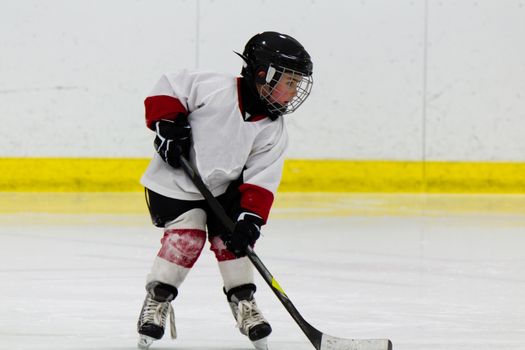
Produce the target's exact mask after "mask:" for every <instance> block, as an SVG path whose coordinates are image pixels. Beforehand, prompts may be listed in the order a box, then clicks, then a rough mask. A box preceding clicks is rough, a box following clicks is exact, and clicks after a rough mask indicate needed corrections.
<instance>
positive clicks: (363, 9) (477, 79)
mask: <svg viewBox="0 0 525 350" xmlns="http://www.w3.org/2000/svg"><path fill="white" fill-rule="evenodd" d="M524 6H525V5H524V4H523V2H522V1H519V0H502V1H493V0H479V1H461V2H458V1H454V0H445V1H437V0H423V1H412V0H393V1H385V0H372V1H359V2H357V1H338V0H327V1H308V2H306V1H303V0H290V1H286V2H281V1H277V0H260V1H257V0H252V1H236V0H221V1H215V0H195V1H188V0H156V1H153V2H152V1H146V0H136V1H133V2H130V1H127V0H110V1H102V0H93V1H90V2H83V1H66V0H49V1H45V2H43V1H38V0H26V1H17V0H5V1H3V2H2V11H1V12H0V29H1V30H0V118H1V122H2V123H1V127H0V191H135V190H139V189H140V187H139V185H138V179H139V178H140V175H141V173H142V171H143V170H144V168H145V167H146V164H147V159H149V158H150V157H151V156H152V152H153V150H152V134H151V132H150V131H149V130H147V129H146V128H145V126H144V118H143V105H142V101H143V99H144V97H145V96H146V95H147V94H148V93H149V90H150V89H151V87H152V86H153V85H154V84H155V82H156V81H157V79H158V78H159V77H160V76H161V74H163V73H164V72H169V71H175V70H178V69H183V68H189V69H199V70H214V71H219V72H224V73H227V74H232V75H234V74H237V73H238V72H239V70H240V66H241V62H240V60H239V58H238V57H237V56H236V55H235V54H234V53H233V52H232V51H233V50H235V51H242V48H243V46H244V43H245V42H246V40H247V39H248V38H249V37H250V36H251V35H253V34H255V33H257V32H260V31H263V30H278V31H282V32H286V33H289V34H291V35H293V36H295V37H296V38H297V39H299V40H300V41H301V42H302V43H303V44H304V45H305V47H306V48H307V49H308V50H309V51H310V53H311V55H312V57H313V60H314V81H315V82H314V89H313V92H312V95H311V97H310V98H309V100H308V101H307V102H306V103H305V104H304V106H302V107H301V108H300V109H299V110H298V111H297V112H296V113H294V114H293V115H291V116H287V117H286V120H287V124H288V129H289V134H290V149H289V153H288V156H289V159H288V160H287V163H286V168H285V173H284V176H283V183H282V186H281V188H280V190H282V191H357V192H375V191H379V192H420V191H430V192H465V193H470V192H504V193H509V192H510V193H524V192H525V185H524V179H525V170H524V169H525V137H523V135H524V134H525V94H524V91H525V46H524V45H521V44H519V43H520V42H522V41H523V40H522V39H523V38H522V34H523V33H525V21H524V20H523V18H525V7H524ZM233 7H235V8H237V9H238V10H239V11H238V12H241V13H243V15H238V14H237V13H238V12H237V11H236V13H235V14H234V13H233V11H231V9H232V8H233ZM270 9H271V10H270ZM290 14H294V15H290Z"/></svg>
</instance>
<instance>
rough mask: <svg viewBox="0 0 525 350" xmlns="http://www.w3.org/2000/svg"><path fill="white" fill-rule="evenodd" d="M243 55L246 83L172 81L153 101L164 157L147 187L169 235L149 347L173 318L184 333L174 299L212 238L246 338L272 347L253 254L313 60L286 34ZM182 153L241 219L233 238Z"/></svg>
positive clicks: (194, 76)
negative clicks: (289, 122) (287, 120)
mask: <svg viewBox="0 0 525 350" xmlns="http://www.w3.org/2000/svg"><path fill="white" fill-rule="evenodd" d="M238 55H239V56H241V57H242V59H243V60H244V66H243V68H242V71H241V77H234V76H225V75H220V74H215V73H203V72H190V71H181V72H179V73H175V74H166V75H164V76H162V77H161V79H160V80H159V81H158V83H157V84H156V85H155V87H154V88H153V91H152V92H151V95H150V96H149V97H147V98H146V100H145V107H146V124H147V126H148V128H150V129H151V130H153V131H155V132H156V137H155V141H154V145H155V150H156V153H155V156H154V158H153V160H152V161H151V163H150V164H149V166H148V168H147V170H146V172H145V174H144V176H143V177H142V179H141V183H142V184H143V185H144V187H145V190H146V200H147V204H148V207H149V211H150V214H151V218H152V221H153V224H154V225H155V226H157V227H162V228H163V229H164V236H163V238H162V240H161V247H160V250H159V252H158V254H157V256H156V258H155V260H154V262H153V266H152V268H151V271H150V273H149V274H148V276H147V280H146V291H147V295H146V299H145V300H144V304H143V307H142V311H141V313H140V316H139V320H138V333H139V335H140V338H139V347H141V348H148V347H149V346H150V345H151V343H152V342H153V341H154V340H157V339H160V338H162V336H163V334H164V328H165V325H166V320H167V317H168V314H169V315H170V325H171V327H170V329H171V333H172V337H173V338H174V337H175V336H176V334H175V333H176V332H175V324H174V316H173V309H172V306H171V301H173V300H174V299H175V298H176V297H177V294H178V291H179V288H180V287H181V285H182V283H183V281H184V279H185V278H186V276H187V274H188V273H189V271H190V269H191V268H192V267H193V265H194V264H195V262H196V261H197V259H198V258H199V255H200V254H201V252H202V249H203V247H204V245H205V242H206V239H208V240H209V242H210V249H211V250H212V251H213V253H214V254H215V257H216V259H217V261H218V265H219V270H220V273H221V276H222V279H223V283H224V286H223V290H224V293H225V294H226V298H227V300H228V303H229V305H230V307H231V310H232V312H233V315H234V317H235V319H236V321H237V325H238V327H239V329H240V331H241V333H242V334H244V335H246V336H248V338H249V339H250V341H252V343H253V344H254V346H255V347H256V348H257V349H267V341H266V340H267V337H268V335H269V334H270V333H271V331H272V329H271V327H270V324H269V323H268V321H267V320H266V319H265V318H264V317H263V315H262V313H261V311H260V310H259V308H258V306H257V304H256V303H255V299H254V293H255V290H256V288H255V285H254V276H253V267H252V264H251V262H250V261H249V259H248V258H247V257H246V254H245V250H246V248H247V246H248V245H250V246H253V245H254V244H255V241H256V240H257V239H258V238H259V234H260V228H261V226H262V225H264V224H265V223H266V220H267V218H268V215H269V212H270V207H271V205H272V202H273V198H274V194H275V192H276V190H277V187H278V185H279V182H280V179H281V173H282V168H283V161H284V154H285V149H286V147H287V144H288V136H287V133H286V128H285V124H284V121H283V118H282V116H283V115H285V114H288V113H291V112H293V111H295V110H296V109H297V108H298V107H299V106H300V105H301V104H302V103H303V102H304V101H305V100H306V98H307V97H308V95H309V94H310V90H311V88H312V61H311V59H310V55H309V54H308V53H307V52H306V50H305V49H304V47H303V46H302V45H301V44H300V43H299V42H298V41H297V40H295V39H294V38H292V37H290V36H289V35H285V34H280V33H276V32H263V33H260V34H257V35H255V36H254V37H252V38H251V39H250V40H249V41H248V43H247V44H246V47H245V49H244V52H243V53H242V55H241V54H238ZM180 155H183V156H184V157H187V159H189V161H190V163H192V165H193V166H194V167H196V168H197V169H198V172H199V174H200V175H201V177H202V179H203V181H204V183H205V184H206V185H207V186H208V188H209V189H210V190H211V192H212V193H213V195H214V196H215V197H217V199H218V200H219V201H220V203H221V204H222V205H223V206H224V208H225V210H226V211H227V213H228V215H230V217H231V218H232V219H233V220H234V222H235V228H234V230H233V232H228V231H227V230H226V229H225V228H224V227H223V226H222V224H221V223H220V222H219V220H218V219H217V218H216V217H215V216H214V214H213V213H212V212H211V210H210V208H209V207H208V205H207V204H206V202H205V201H204V199H203V197H202V195H201V194H200V193H199V191H198V189H197V188H196V187H195V186H194V185H193V184H192V182H191V179H190V178H189V177H188V176H187V175H186V174H185V173H184V171H183V170H182V169H180V164H179V156H180Z"/></svg>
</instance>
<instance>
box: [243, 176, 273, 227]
mask: <svg viewBox="0 0 525 350" xmlns="http://www.w3.org/2000/svg"><path fill="white" fill-rule="evenodd" d="M239 191H240V192H241V208H243V209H246V210H249V211H251V212H253V213H255V214H257V215H259V216H260V217H261V218H262V219H263V220H264V222H265V223H266V220H268V215H270V208H271V207H272V203H273V193H272V192H270V191H268V190H267V189H265V188H262V187H259V186H256V185H252V184H242V185H241V186H239Z"/></svg>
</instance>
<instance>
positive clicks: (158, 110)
mask: <svg viewBox="0 0 525 350" xmlns="http://www.w3.org/2000/svg"><path fill="white" fill-rule="evenodd" d="M144 106H145V107H146V125H147V126H148V128H150V129H152V130H153V124H154V123H155V122H157V121H159V120H161V119H168V120H175V118H177V115H179V114H181V113H182V114H185V115H187V114H188V111H187V110H186V108H185V107H184V105H183V104H182V103H181V102H180V101H179V99H177V98H175V97H172V96H166V95H158V96H150V97H148V98H146V100H145V101H144Z"/></svg>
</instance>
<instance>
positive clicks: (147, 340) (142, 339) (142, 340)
mask: <svg viewBox="0 0 525 350" xmlns="http://www.w3.org/2000/svg"><path fill="white" fill-rule="evenodd" d="M155 340H156V339H154V338H152V337H148V336H147V335H139V341H138V343H137V347H138V348H139V349H142V350H148V349H149V347H150V346H151V344H153V342H154V341H155Z"/></svg>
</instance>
